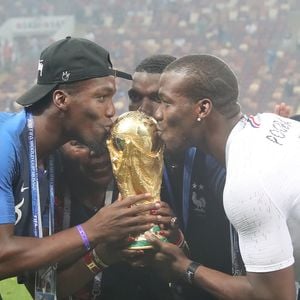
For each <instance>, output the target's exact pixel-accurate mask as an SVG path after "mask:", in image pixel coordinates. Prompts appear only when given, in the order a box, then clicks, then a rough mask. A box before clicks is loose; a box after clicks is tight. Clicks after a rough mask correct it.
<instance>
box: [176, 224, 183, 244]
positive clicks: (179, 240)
mask: <svg viewBox="0 0 300 300" xmlns="http://www.w3.org/2000/svg"><path fill="white" fill-rule="evenodd" d="M178 231H179V238H178V240H177V241H176V243H175V245H176V246H178V247H179V248H181V247H182V245H183V244H184V235H183V233H182V231H181V230H180V229H178Z"/></svg>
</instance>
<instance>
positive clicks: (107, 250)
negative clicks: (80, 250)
mask: <svg viewBox="0 0 300 300" xmlns="http://www.w3.org/2000/svg"><path fill="white" fill-rule="evenodd" d="M130 239H133V238H127V239H126V240H125V241H124V246H121V245H120V244H116V243H109V244H107V243H99V244H98V245H97V246H96V247H95V249H94V251H95V252H96V255H97V256H98V257H100V258H101V261H102V262H103V263H104V264H105V265H108V266H109V265H111V264H114V263H117V262H120V261H125V262H131V261H135V260H139V259H140V258H141V257H142V256H143V255H144V251H143V250H139V249H137V250H129V249H127V247H128V245H129V243H130V242H132V240H130Z"/></svg>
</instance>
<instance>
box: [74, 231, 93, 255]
mask: <svg viewBox="0 0 300 300" xmlns="http://www.w3.org/2000/svg"><path fill="white" fill-rule="evenodd" d="M76 229H77V231H78V233H79V234H80V237H81V239H82V242H83V245H84V247H85V249H86V250H87V251H90V250H91V245H90V241H89V239H88V237H87V235H86V232H85V231H84V229H83V228H82V226H81V225H77V226H76Z"/></svg>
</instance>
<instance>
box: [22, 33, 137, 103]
mask: <svg viewBox="0 0 300 300" xmlns="http://www.w3.org/2000/svg"><path fill="white" fill-rule="evenodd" d="M110 75H113V76H117V77H122V78H125V79H128V80H132V77H131V75H130V74H128V73H125V72H121V71H117V70H114V69H113V68H112V63H111V61H110V57H109V53H108V51H107V50H105V49H104V48H102V47H100V46H99V45H97V44H96V43H94V42H92V41H89V40H87V39H83V38H72V37H66V38H65V39H62V40H59V41H57V42H54V43H53V44H51V45H50V46H48V47H47V48H46V49H44V50H43V51H42V53H41V56H40V60H39V64H38V74H37V83H36V85H34V86H33V87H32V88H31V89H30V90H29V91H27V92H26V93H25V94H23V95H22V96H21V97H20V98H19V99H17V103H19V104H21V105H23V106H30V105H32V104H34V103H36V102H37V101H39V100H40V99H42V98H43V97H44V96H46V95H47V94H48V93H49V92H50V91H51V90H53V89H54V88H55V87H56V86H57V85H58V84H60V83H68V82H74V81H80V80H85V79H90V78H97V77H106V76H110Z"/></svg>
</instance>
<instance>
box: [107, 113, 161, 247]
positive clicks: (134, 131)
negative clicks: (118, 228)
mask: <svg viewBox="0 0 300 300" xmlns="http://www.w3.org/2000/svg"><path fill="white" fill-rule="evenodd" d="M107 147H108V150H109V152H110V158H111V162H112V167H113V173H114V176H115V178H116V181H117V184H118V188H119V191H120V193H121V195H122V197H123V198H126V197H128V196H132V195H138V194H143V193H150V194H151V198H150V199H148V200H147V201H145V202H143V203H149V202H154V201H157V200H158V199H160V188H161V182H162V169H163V144H162V142H161V140H160V138H159V136H158V133H157V122H156V120H155V119H154V118H152V117H150V116H147V115H146V114H144V113H142V112H139V111H131V112H127V113H124V114H122V115H121V116H119V117H118V118H117V120H116V121H115V123H114V125H113V127H112V129H111V135H110V138H109V139H108V141H107ZM137 205H138V204H137ZM150 231H152V232H153V234H155V235H156V236H157V237H158V238H159V239H160V240H166V239H165V237H163V236H161V235H159V231H160V228H159V226H154V227H153V228H152V229H151V230H150ZM148 248H152V246H151V245H150V244H149V243H148V241H147V240H146V238H145V237H144V235H143V234H141V235H139V236H137V237H135V241H134V242H133V243H132V244H130V246H129V249H148Z"/></svg>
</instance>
